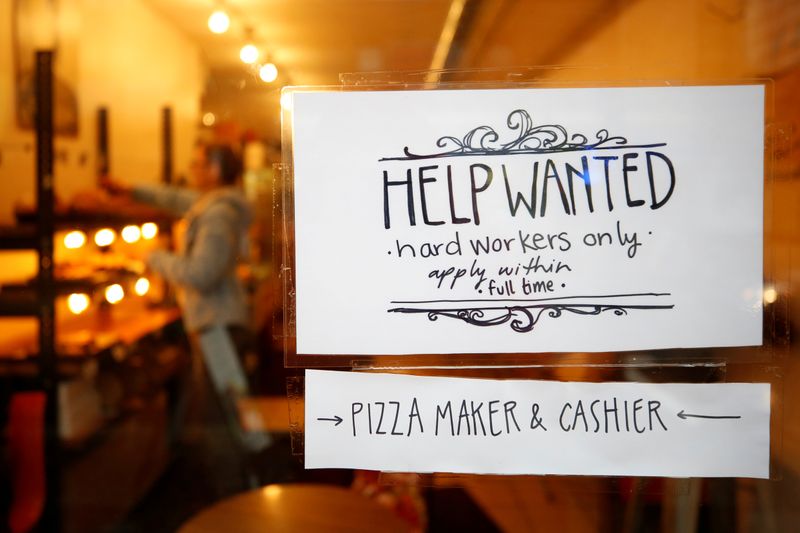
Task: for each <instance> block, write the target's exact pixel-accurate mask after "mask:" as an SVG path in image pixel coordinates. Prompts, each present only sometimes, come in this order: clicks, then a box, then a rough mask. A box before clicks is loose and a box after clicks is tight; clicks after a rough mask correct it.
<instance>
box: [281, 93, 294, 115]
mask: <svg viewBox="0 0 800 533" xmlns="http://www.w3.org/2000/svg"><path fill="white" fill-rule="evenodd" d="M281 108H283V109H285V110H286V111H291V110H292V93H283V94H281Z"/></svg>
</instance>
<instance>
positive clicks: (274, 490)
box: [261, 485, 282, 498]
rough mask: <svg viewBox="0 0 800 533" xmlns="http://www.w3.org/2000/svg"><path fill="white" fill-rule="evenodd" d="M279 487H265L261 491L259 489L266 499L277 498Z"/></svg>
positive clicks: (279, 493) (279, 491)
mask: <svg viewBox="0 0 800 533" xmlns="http://www.w3.org/2000/svg"><path fill="white" fill-rule="evenodd" d="M281 492H282V490H281V487H279V486H278V485H267V486H266V487H264V488H263V489H261V493H262V494H263V495H264V496H266V497H267V498H277V497H278V496H280V495H281Z"/></svg>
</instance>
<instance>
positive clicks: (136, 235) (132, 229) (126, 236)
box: [121, 226, 142, 244]
mask: <svg viewBox="0 0 800 533" xmlns="http://www.w3.org/2000/svg"><path fill="white" fill-rule="evenodd" d="M121 235H122V240H123V241H125V242H127V243H128V244H133V243H135V242H137V241H138V240H139V239H141V238H142V230H140V229H139V226H125V227H124V228H122V232H121Z"/></svg>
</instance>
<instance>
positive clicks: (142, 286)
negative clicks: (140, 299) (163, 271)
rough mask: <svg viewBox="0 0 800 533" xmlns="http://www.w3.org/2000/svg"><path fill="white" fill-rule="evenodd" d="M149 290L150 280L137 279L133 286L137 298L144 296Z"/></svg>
mask: <svg viewBox="0 0 800 533" xmlns="http://www.w3.org/2000/svg"><path fill="white" fill-rule="evenodd" d="M149 290H150V280H149V279H147V278H139V279H137V280H136V283H135V284H134V286H133V292H135V293H136V295H137V296H144V295H145V294H147V292H148V291H149Z"/></svg>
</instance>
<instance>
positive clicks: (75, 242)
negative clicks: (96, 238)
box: [64, 230, 86, 250]
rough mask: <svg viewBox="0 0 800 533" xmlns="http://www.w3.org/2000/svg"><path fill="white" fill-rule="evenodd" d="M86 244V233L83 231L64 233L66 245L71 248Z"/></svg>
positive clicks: (75, 248)
mask: <svg viewBox="0 0 800 533" xmlns="http://www.w3.org/2000/svg"><path fill="white" fill-rule="evenodd" d="M84 244H86V234H85V233H84V232H82V231H78V230H75V231H70V232H69V233H67V234H66V235H64V247H66V248H67V249H69V250H77V249H78V248H80V247H82V246H83V245H84Z"/></svg>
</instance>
